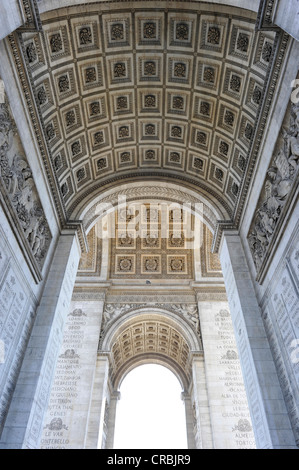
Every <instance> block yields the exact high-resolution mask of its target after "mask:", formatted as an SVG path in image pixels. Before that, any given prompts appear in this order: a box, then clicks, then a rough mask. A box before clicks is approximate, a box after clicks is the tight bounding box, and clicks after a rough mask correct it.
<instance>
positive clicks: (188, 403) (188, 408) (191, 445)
mask: <svg viewBox="0 0 299 470" xmlns="http://www.w3.org/2000/svg"><path fill="white" fill-rule="evenodd" d="M182 400H184V403H185V416H186V431H187V443H188V449H196V448H197V446H196V442H195V436H194V427H195V426H194V413H193V407H192V400H191V397H190V394H189V393H187V392H183V393H182Z"/></svg>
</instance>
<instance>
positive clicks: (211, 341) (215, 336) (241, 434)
mask: <svg viewBox="0 0 299 470" xmlns="http://www.w3.org/2000/svg"><path fill="white" fill-rule="evenodd" d="M197 299H198V311H199V318H200V326H201V334H202V342H203V350H204V371H205V375H206V389H207V396H208V403H209V410H210V419H211V427H212V434H213V448H215V449H244V448H255V447H256V446H255V439H254V434H253V430H252V423H251V419H250V413H249V408H248V403H247V398H246V391H245V387H244V384H243V378H242V371H241V367H240V361H239V357H238V353H237V346H236V341H235V338H234V331H233V325H232V321H231V317H230V312H229V309H228V303H227V299H226V296H225V294H224V293H214V294H212V293H209V294H208V295H206V294H204V293H197ZM202 366H203V365H201V367H202ZM202 373H203V372H202Z"/></svg>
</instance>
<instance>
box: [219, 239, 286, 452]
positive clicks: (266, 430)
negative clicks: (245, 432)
mask: <svg viewBox="0 0 299 470" xmlns="http://www.w3.org/2000/svg"><path fill="white" fill-rule="evenodd" d="M220 260H221V264H222V270H223V274H224V280H225V285H226V290H227V295H228V301H229V306H230V312H231V317H232V321H233V326H234V330H235V337H236V341H237V347H238V351H239V356H240V362H241V367H242V371H243V376H244V382H245V388H246V392H247V398H248V404H249V408H250V413H251V418H252V423H253V428H254V433H255V438H256V443H257V447H258V448H263V449H275V448H293V447H295V441H294V435H293V432H292V429H291V424H290V420H289V417H288V413H287V410H286V406H285V402H284V398H283V395H282V391H281V388H280V384H279V380H278V376H277V372H276V369H275V365H274V361H273V357H272V355H271V351H270V347H269V343H268V340H267V336H266V332H265V328H264V324H263V321H262V316H261V311H260V308H259V305H258V302H257V299H256V295H255V290H254V285H253V282H252V280H251V277H250V273H249V270H248V266H247V262H246V258H245V255H244V250H243V247H242V244H241V240H240V237H239V235H238V234H237V233H236V232H224V235H223V240H222V246H221V252H220Z"/></svg>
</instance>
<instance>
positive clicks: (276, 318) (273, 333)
mask: <svg viewBox="0 0 299 470" xmlns="http://www.w3.org/2000/svg"><path fill="white" fill-rule="evenodd" d="M290 245H291V247H290V248H289V250H288V252H287V255H286V258H285V261H284V262H283V263H282V264H281V266H280V267H279V268H278V269H277V271H276V274H275V276H274V277H273V279H272V281H271V283H270V284H269V287H268V289H267V291H266V294H265V296H264V299H263V302H262V312H263V319H264V323H265V328H266V331H267V335H268V339H269V343H270V345H271V350H272V354H273V357H274V360H275V365H276V369H277V372H278V377H279V380H280V384H281V387H282V390H283V393H284V397H285V402H286V406H287V409H288V413H289V416H290V420H291V424H292V428H293V432H294V435H295V439H296V443H297V445H299V225H298V224H297V233H296V232H295V236H294V239H293V240H292V242H291V244H290Z"/></svg>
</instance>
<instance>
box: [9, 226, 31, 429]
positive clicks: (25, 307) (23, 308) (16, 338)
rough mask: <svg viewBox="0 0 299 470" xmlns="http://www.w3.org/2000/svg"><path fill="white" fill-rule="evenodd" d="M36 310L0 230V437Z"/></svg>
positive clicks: (26, 285) (28, 289)
mask: <svg viewBox="0 0 299 470" xmlns="http://www.w3.org/2000/svg"><path fill="white" fill-rule="evenodd" d="M35 311H36V299H35V297H34V296H33V294H32V292H31V289H30V286H29V285H28V282H27V281H26V280H25V276H24V274H23V273H22V270H21V269H20V266H19V265H18V264H17V261H16V260H15V259H14V254H13V252H12V250H11V248H10V246H9V244H8V242H7V240H6V236H5V234H4V232H3V231H2V228H1V227H0V351H1V354H0V434H1V432H2V429H3V426H4V423H5V419H6V416H7V412H8V408H9V405H10V400H11V397H12V391H13V390H14V388H15V384H16V381H17V378H18V374H19V370H20V367H21V364H22V360H23V357H24V354H25V349H26V346H27V342H28V339H29V335H30V332H31V329H32V325H33V321H34V317H35Z"/></svg>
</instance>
